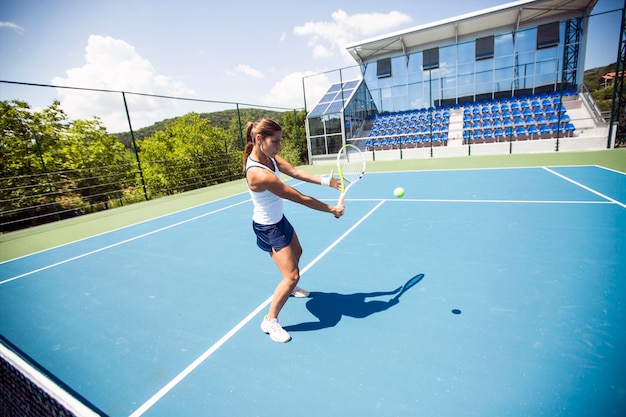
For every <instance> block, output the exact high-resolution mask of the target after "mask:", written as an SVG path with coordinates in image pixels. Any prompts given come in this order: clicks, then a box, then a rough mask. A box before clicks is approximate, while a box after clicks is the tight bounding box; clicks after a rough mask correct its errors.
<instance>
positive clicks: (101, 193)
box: [54, 117, 136, 207]
mask: <svg viewBox="0 0 626 417" xmlns="http://www.w3.org/2000/svg"><path fill="white" fill-rule="evenodd" d="M54 160H55V165H56V168H57V171H58V172H59V174H58V175H59V184H60V187H62V189H61V190H60V191H61V192H62V194H63V195H64V196H65V198H71V197H72V196H79V197H80V198H82V199H83V200H84V201H86V202H88V203H89V204H91V205H93V204H97V203H102V204H103V205H104V206H105V207H108V204H109V201H110V200H112V199H121V198H122V193H123V191H124V190H125V189H127V188H129V187H130V188H134V186H135V182H136V180H135V172H134V164H133V158H132V154H131V153H130V152H128V151H127V150H126V149H125V148H124V145H122V144H121V143H120V142H118V141H117V139H116V138H115V136H114V135H111V134H108V133H107V131H106V128H105V127H104V126H103V125H102V123H101V121H100V119H99V118H98V117H94V118H93V119H91V120H75V121H72V122H71V123H70V125H69V126H68V128H67V131H66V135H65V136H64V138H63V140H61V141H60V142H59V146H58V147H57V149H56V154H55V155H54Z"/></svg>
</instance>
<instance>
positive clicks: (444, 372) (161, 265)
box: [0, 166, 626, 417]
mask: <svg viewBox="0 0 626 417" xmlns="http://www.w3.org/2000/svg"><path fill="white" fill-rule="evenodd" d="M288 182H289V183H290V184H291V185H293V186H295V187H296V188H298V189H299V190H300V191H302V192H303V193H305V194H310V195H314V196H316V197H318V198H321V199H327V200H329V201H335V200H336V198H337V192H336V191H335V190H331V189H328V188H322V187H319V186H314V185H310V184H301V183H297V182H295V181H293V180H289V181H288ZM397 186H402V187H404V188H405V190H406V195H405V197H404V198H402V199H396V198H394V197H393V194H392V191H393V189H394V188H395V187H397ZM251 211H252V203H251V202H250V200H249V197H248V194H247V193H239V194H235V195H232V196H229V197H227V198H222V199H219V200H217V201H214V202H211V203H208V204H202V205H198V206H195V207H192V208H189V209H186V210H181V211H177V212H175V213H173V214H169V215H166V216H160V217H157V218H154V219H152V220H150V221H145V222H140V223H137V224H134V225H132V226H128V227H123V228H119V229H117V230H114V231H111V232H107V233H103V234H99V235H96V236H93V237H90V238H87V239H82V240H79V241H76V242H73V243H70V244H65V245H62V246H58V247H55V248H53V249H49V250H45V251H41V252H38V253H35V254H32V255H28V256H24V257H20V258H16V259H13V260H10V261H7V262H4V263H2V264H0V334H1V335H2V339H3V341H4V345H5V346H7V347H9V348H10V350H11V351H13V352H17V353H18V354H19V356H20V357H21V358H24V359H26V361H28V362H29V363H30V364H31V365H33V366H34V367H36V368H39V369H40V370H41V371H42V372H43V373H44V374H46V375H48V376H49V377H50V378H51V379H53V380H54V381H56V382H57V383H58V384H59V385H61V386H62V387H64V388H65V389H66V390H69V391H71V393H72V395H73V396H74V397H78V398H81V400H82V401H83V402H85V403H88V404H89V406H90V407H91V408H92V409H94V410H95V411H96V413H99V414H102V415H108V416H116V417H117V416H139V415H144V416H241V417H244V416H299V417H304V416H315V417H319V416H342V417H343V416H401V417H404V416H407V417H408V416H438V417H444V416H455V417H456V416H516V417H517V416H556V415H561V416H611V415H623V412H624V410H625V409H626V374H625V373H624V369H626V358H625V356H624V352H626V320H625V319H624V317H625V315H626V311H625V308H626V305H625V303H624V294H626V257H625V256H624V249H625V248H626V233H625V232H626V175H624V174H623V173H621V172H616V171H612V170H609V169H605V168H602V167H599V166H577V167H573V166H571V167H570V166H566V167H536V168H517V169H512V168H503V169H473V170H438V171H407V172H387V173H367V174H366V175H365V177H364V178H363V179H362V180H361V181H360V182H359V183H358V184H356V185H355V187H353V188H352V189H351V190H350V193H349V194H348V196H347V200H346V214H345V216H344V217H343V218H341V219H338V220H337V219H334V218H333V217H332V216H330V215H328V214H325V213H319V212H314V211H312V210H310V209H307V208H304V207H302V206H298V205H295V204H292V203H286V205H285V212H286V215H287V216H288V218H289V219H290V221H291V222H292V224H293V225H294V227H295V228H296V231H297V233H298V235H299V237H300V240H301V242H302V243H303V246H304V254H303V257H302V262H301V269H302V279H301V282H300V285H301V286H302V287H304V288H306V289H308V290H309V291H311V297H310V298H308V299H295V298H292V299H290V300H289V301H288V302H287V305H286V307H285V308H284V310H283V312H282V313H281V317H280V320H281V323H282V324H283V326H284V327H285V328H286V329H287V330H288V331H289V332H290V333H291V335H292V337H293V340H292V341H291V342H289V343H286V344H278V343H274V342H272V341H271V340H270V339H269V338H268V336H267V335H265V334H264V333H262V332H261V330H260V328H259V325H260V322H261V320H262V317H263V315H264V314H265V312H266V310H267V305H268V302H269V297H270V295H271V293H272V291H273V289H274V287H275V285H276V283H277V282H278V279H279V275H278V272H277V270H276V267H275V266H274V264H273V263H272V262H271V260H270V259H269V257H268V256H267V254H265V253H263V252H261V251H260V250H259V249H258V248H257V247H256V244H255V240H254V235H253V232H252V229H251V220H250V217H251ZM421 274H423V276H421ZM414 277H417V279H416V281H418V282H417V283H415V285H414V286H412V287H411V288H409V289H408V290H406V291H405V292H403V293H400V288H401V287H402V286H403V285H404V284H405V283H406V282H407V281H409V280H410V279H411V278H414Z"/></svg>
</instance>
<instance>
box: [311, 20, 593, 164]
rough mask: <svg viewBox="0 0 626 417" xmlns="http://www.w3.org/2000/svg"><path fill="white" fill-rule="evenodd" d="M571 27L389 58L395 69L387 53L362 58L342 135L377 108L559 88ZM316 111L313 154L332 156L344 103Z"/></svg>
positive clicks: (457, 101) (394, 108)
mask: <svg viewBox="0 0 626 417" xmlns="http://www.w3.org/2000/svg"><path fill="white" fill-rule="evenodd" d="M566 24H567V22H560V23H559V22H555V23H551V24H547V25H542V26H535V27H531V28H528V29H524V30H520V31H517V32H511V31H508V32H504V33H496V34H493V35H487V36H482V37H479V38H477V39H472V40H467V41H463V42H459V43H456V44H450V45H443V46H439V47H436V48H432V47H430V48H425V49H423V50H420V51H415V52H412V53H408V54H407V55H400V56H395V57H391V58H390V60H391V63H390V64H391V65H390V70H389V59H386V58H384V59H380V58H379V59H378V60H373V61H371V62H367V63H364V64H363V65H362V76H363V83H362V84H361V85H360V86H359V92H360V93H358V94H356V95H355V97H354V98H352V99H351V100H350V101H347V102H346V103H348V104H347V106H346V107H345V130H344V133H345V140H346V141H348V140H349V139H350V138H352V137H355V135H356V132H357V131H358V128H359V127H360V125H361V124H362V122H363V120H365V117H366V116H367V115H371V114H374V113H385V112H387V113H392V112H398V111H404V110H410V109H421V108H428V107H437V106H445V105H449V106H454V105H462V104H464V103H466V102H475V101H482V100H490V99H494V98H495V99H499V98H502V97H511V96H521V95H529V94H533V93H534V94H539V93H541V92H550V91H555V90H558V89H559V88H560V87H561V86H560V85H559V83H560V79H561V74H562V73H563V61H564V58H563V56H564V43H565V41H564V39H565V38H566V36H565V30H566ZM578 30H582V29H581V28H578ZM572 58H574V59H575V62H576V66H577V67H579V66H580V65H579V64H580V63H579V60H580V57H578V56H576V57H568V59H569V60H571V59H572ZM379 64H381V65H385V71H382V72H381V71H379V69H378V65H379ZM563 87H564V88H565V89H569V88H572V87H574V88H575V87H576V85H575V84H574V85H564V86H563ZM323 100H324V99H323ZM320 103H322V102H320ZM316 109H317V107H316ZM316 109H314V110H313V111H312V112H311V114H310V115H309V129H310V135H311V136H310V138H311V154H312V156H315V155H324V154H331V153H332V152H333V151H334V150H335V149H336V148H338V147H339V146H341V142H342V138H341V135H342V132H341V124H342V122H341V117H342V116H341V108H337V109H336V110H337V111H338V112H339V113H332V114H331V113H330V111H326V112H325V113H324V114H323V115H322V114H317V113H316ZM327 109H330V108H329V107H327Z"/></svg>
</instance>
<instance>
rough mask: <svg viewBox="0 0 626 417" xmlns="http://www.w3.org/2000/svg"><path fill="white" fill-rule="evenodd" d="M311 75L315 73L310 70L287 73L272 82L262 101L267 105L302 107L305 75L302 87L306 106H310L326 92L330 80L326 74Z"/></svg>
mask: <svg viewBox="0 0 626 417" xmlns="http://www.w3.org/2000/svg"><path fill="white" fill-rule="evenodd" d="M312 75H315V73H314V72H311V71H307V72H304V73H303V72H293V73H291V74H288V75H287V76H285V77H284V78H283V79H282V80H280V81H278V82H277V83H276V84H274V86H273V87H272V88H271V89H270V92H269V94H267V95H265V96H263V97H262V98H261V101H262V103H263V104H265V105H268V106H276V107H285V108H302V107H303V106H304V92H303V86H302V78H303V77H306V78H305V80H304V88H306V101H307V106H310V105H311V103H313V104H315V103H317V102H318V101H319V99H320V98H322V96H323V95H324V94H325V93H326V90H327V89H328V86H329V85H330V81H329V79H328V77H326V75H323V74H322V75H316V76H314V77H311V76H312ZM308 110H310V109H308Z"/></svg>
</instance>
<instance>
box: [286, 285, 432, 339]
mask: <svg viewBox="0 0 626 417" xmlns="http://www.w3.org/2000/svg"><path fill="white" fill-rule="evenodd" d="M422 278H424V274H418V275H415V276H414V277H412V278H411V279H409V280H408V281H407V282H406V283H405V284H404V285H403V286H401V287H398V288H396V289H395V290H392V291H377V292H369V293H354V294H338V293H327V292H311V294H310V295H309V298H310V299H309V300H308V301H307V302H306V308H307V310H309V312H310V313H311V314H313V315H314V316H315V317H316V318H317V320H318V321H311V322H306V323H299V324H294V325H288V326H283V328H284V329H285V330H287V331H288V332H308V331H313V330H321V329H327V328H329V327H334V326H336V325H337V324H338V323H339V322H340V321H341V318H342V317H343V316H347V317H353V318H357V319H362V318H365V317H368V316H371V315H372V314H376V313H380V312H383V311H385V310H388V309H389V308H391V307H393V306H395V305H397V304H398V303H399V302H400V297H401V296H402V295H404V294H405V293H406V292H407V291H408V290H409V289H410V288H412V287H413V286H415V285H416V284H417V283H418V282H420V281H421V280H422ZM390 295H395V297H393V298H391V299H389V300H387V301H382V300H376V299H372V298H377V297H388V296H390ZM370 299H371V300H370Z"/></svg>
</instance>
